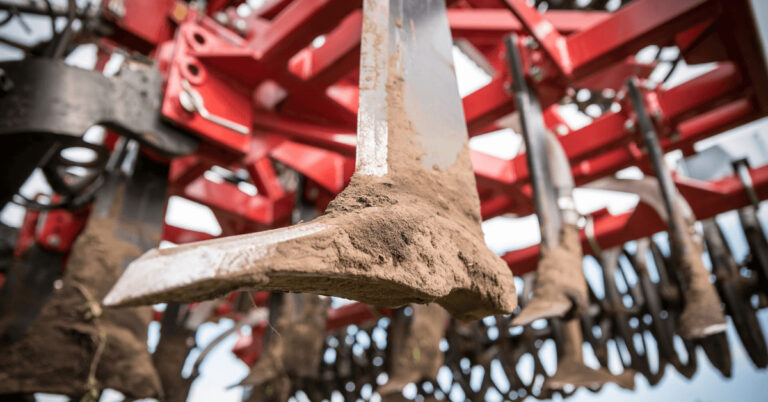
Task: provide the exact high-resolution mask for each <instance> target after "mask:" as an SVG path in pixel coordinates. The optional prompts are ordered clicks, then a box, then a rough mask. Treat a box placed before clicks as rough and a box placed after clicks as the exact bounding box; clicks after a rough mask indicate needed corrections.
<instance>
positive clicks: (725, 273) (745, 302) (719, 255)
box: [702, 219, 768, 368]
mask: <svg viewBox="0 0 768 402" xmlns="http://www.w3.org/2000/svg"><path fill="white" fill-rule="evenodd" d="M702 227H703V229H704V239H705V241H706V244H707V250H708V251H709V258H710V259H711V260H712V272H713V273H714V274H715V277H716V278H717V281H716V282H715V283H716V285H717V288H718V290H719V292H720V297H722V299H723V301H724V302H725V306H726V310H727V311H728V314H729V315H730V316H731V319H732V321H733V325H734V327H735V328H736V333H737V334H738V335H739V338H740V339H741V343H742V344H743V345H744V348H745V349H746V350H747V354H748V355H749V358H750V359H751V360H752V363H754V364H755V366H757V367H759V368H765V367H766V365H768V345H766V342H765V336H764V333H763V330H762V328H760V322H759V321H758V320H757V316H756V311H755V309H754V307H752V304H751V303H750V301H749V295H750V294H749V293H748V291H747V289H746V288H745V286H744V278H743V277H742V276H741V275H740V274H739V266H738V264H736V261H735V260H734V258H733V255H732V254H731V251H730V249H729V247H728V244H727V243H726V241H725V236H724V235H723V232H722V230H721V229H720V226H719V225H718V224H717V222H716V221H715V220H714V219H708V220H705V221H703V222H702Z"/></svg>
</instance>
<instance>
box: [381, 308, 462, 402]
mask: <svg viewBox="0 0 768 402" xmlns="http://www.w3.org/2000/svg"><path fill="white" fill-rule="evenodd" d="M411 309H412V314H411V316H406V315H405V312H404V308H403V309H400V310H398V311H397V312H395V315H394V316H393V317H392V321H391V322H390V326H389V334H388V335H387V351H388V356H387V363H388V367H389V370H388V374H389V380H388V381H387V383H386V384H385V385H383V386H381V387H379V388H378V392H379V394H381V396H382V398H383V399H384V400H388V398H389V397H397V396H399V395H400V394H401V393H402V390H403V388H404V387H405V386H406V385H408V384H409V383H420V382H422V381H424V380H430V381H434V380H435V379H436V378H437V372H438V370H439V369H440V366H442V364H443V352H442V351H440V348H439V344H440V339H442V338H443V337H444V335H445V331H446V326H447V324H448V319H449V317H448V313H447V312H446V311H445V310H444V309H443V308H442V307H440V306H438V305H436V304H431V305H412V306H411Z"/></svg>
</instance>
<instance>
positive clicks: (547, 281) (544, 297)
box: [513, 225, 589, 325]
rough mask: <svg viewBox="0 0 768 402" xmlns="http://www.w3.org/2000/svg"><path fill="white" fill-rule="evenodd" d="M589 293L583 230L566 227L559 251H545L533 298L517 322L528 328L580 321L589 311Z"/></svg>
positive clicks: (537, 274) (540, 263)
mask: <svg viewBox="0 0 768 402" xmlns="http://www.w3.org/2000/svg"><path fill="white" fill-rule="evenodd" d="M587 292H588V290H587V280H586V278H585V277H584V270H583V268H582V250H581V241H580V240H579V229H578V228H577V227H576V226H573V225H565V226H563V229H562V233H561V238H560V244H559V246H558V247H556V248H554V249H553V250H548V249H547V248H545V247H542V248H541V254H540V256H539V265H538V268H537V270H536V283H535V284H534V288H533V298H532V299H531V301H530V302H529V303H528V305H526V306H525V308H523V311H522V312H521V313H520V314H519V315H518V316H517V317H515V320H514V321H513V322H514V324H515V325H525V324H528V323H530V322H531V321H534V320H535V319H538V318H551V317H557V316H563V315H569V316H575V317H579V316H581V315H582V314H584V313H585V312H586V311H587V308H588V307H589V298H588V293H587Z"/></svg>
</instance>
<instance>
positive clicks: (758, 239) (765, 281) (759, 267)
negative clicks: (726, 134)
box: [733, 159, 768, 289]
mask: <svg viewBox="0 0 768 402" xmlns="http://www.w3.org/2000/svg"><path fill="white" fill-rule="evenodd" d="M733 169H734V170H735V171H736V174H737V175H738V177H739V179H740V180H741V182H742V184H743V185H744V188H745V189H746V190H747V195H748V198H749V199H750V202H751V205H748V206H746V207H743V208H740V209H739V210H738V211H739V212H738V213H739V222H740V223H741V228H742V230H743V231H744V236H745V237H746V238H747V244H748V245H749V256H748V257H747V265H748V266H749V267H750V268H751V269H752V270H753V271H755V272H757V273H758V276H759V277H760V283H761V286H762V288H763V289H768V239H766V235H765V232H764V231H763V226H762V225H761V224H760V219H759V218H758V216H757V212H758V210H759V209H760V202H759V199H758V198H757V195H756V194H755V189H754V186H753V184H752V177H751V176H750V174H749V162H748V161H747V160H746V159H740V160H737V161H734V162H733Z"/></svg>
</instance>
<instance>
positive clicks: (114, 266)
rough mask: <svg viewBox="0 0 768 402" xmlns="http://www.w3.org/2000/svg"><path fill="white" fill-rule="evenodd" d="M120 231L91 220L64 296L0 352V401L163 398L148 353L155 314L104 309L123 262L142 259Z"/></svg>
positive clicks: (108, 222)
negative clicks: (105, 395)
mask: <svg viewBox="0 0 768 402" xmlns="http://www.w3.org/2000/svg"><path fill="white" fill-rule="evenodd" d="M113 230H114V223H113V222H112V220H110V219H103V218H97V217H91V218H90V220H89V222H88V225H87V227H86V229H85V230H84V232H83V233H82V234H81V235H80V236H79V237H78V239H77V241H76V243H75V245H74V247H73V251H72V254H71V255H70V257H69V263H68V265H67V271H66V273H65V275H64V278H63V286H62V287H61V289H58V290H56V291H54V294H53V295H52V296H51V298H50V300H49V302H48V303H47V304H46V305H45V306H44V307H43V310H42V312H41V313H40V315H39V316H38V318H37V320H36V321H35V322H34V323H33V324H32V326H31V327H30V328H29V330H28V332H27V334H26V335H25V337H24V338H23V339H21V340H19V341H18V342H16V343H14V344H13V345H10V346H4V347H3V348H2V349H0V356H2V358H0V395H2V394H13V393H32V392H45V393H54V394H63V395H68V396H72V397H75V398H79V397H81V396H83V395H86V394H88V393H94V392H98V391H99V390H101V389H104V388H112V389H115V390H117V391H120V392H122V393H123V394H124V395H126V397H128V398H157V397H159V396H161V395H162V390H161V385H160V380H159V378H158V375H157V372H156V371H155V368H154V366H153V365H152V359H151V357H150V355H149V352H148V351H147V325H148V324H149V322H150V321H151V318H152V311H151V308H149V307H142V308H128V309H119V310H116V309H106V310H103V309H102V308H101V306H100V304H99V301H100V300H101V298H103V297H104V295H105V294H106V293H107V291H108V290H109V288H110V287H111V286H112V284H114V283H115V281H116V280H117V277H118V276H119V274H120V272H121V266H122V261H123V260H124V258H127V257H133V256H136V255H138V254H139V252H140V250H138V249H137V248H136V247H134V246H132V245H131V244H129V243H126V242H123V241H120V240H118V239H115V238H114V236H113ZM91 374H93V377H91ZM128 374H130V375H128ZM95 395H96V396H98V395H99V394H98V393H96V394H95Z"/></svg>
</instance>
